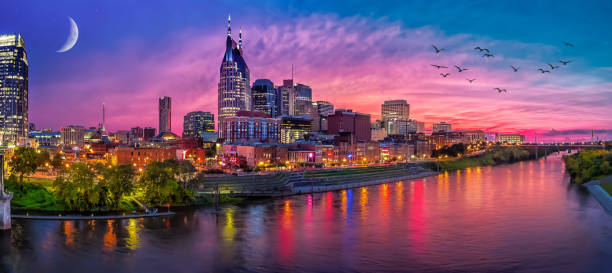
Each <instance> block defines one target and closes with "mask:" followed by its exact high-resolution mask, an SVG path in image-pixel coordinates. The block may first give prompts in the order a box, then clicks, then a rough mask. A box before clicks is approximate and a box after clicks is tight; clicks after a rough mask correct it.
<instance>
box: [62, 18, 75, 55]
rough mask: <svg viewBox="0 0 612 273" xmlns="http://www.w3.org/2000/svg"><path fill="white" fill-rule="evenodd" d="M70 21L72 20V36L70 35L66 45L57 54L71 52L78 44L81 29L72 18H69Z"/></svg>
mask: <svg viewBox="0 0 612 273" xmlns="http://www.w3.org/2000/svg"><path fill="white" fill-rule="evenodd" d="M68 20H70V35H68V38H67V39H66V43H64V45H63V46H62V48H60V49H58V50H57V52H66V51H68V50H70V49H71V48H72V47H73V46H74V45H75V44H76V42H77V39H79V28H78V27H77V24H76V22H75V21H74V19H72V17H70V16H68Z"/></svg>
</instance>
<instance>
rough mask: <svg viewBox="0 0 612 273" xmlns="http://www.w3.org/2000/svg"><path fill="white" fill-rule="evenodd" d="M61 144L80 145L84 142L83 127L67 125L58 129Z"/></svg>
mask: <svg viewBox="0 0 612 273" xmlns="http://www.w3.org/2000/svg"><path fill="white" fill-rule="evenodd" d="M60 133H61V144H62V145H70V146H82V145H83V144H84V143H85V127H83V126H78V125H69V126H66V127H63V128H61V129H60Z"/></svg>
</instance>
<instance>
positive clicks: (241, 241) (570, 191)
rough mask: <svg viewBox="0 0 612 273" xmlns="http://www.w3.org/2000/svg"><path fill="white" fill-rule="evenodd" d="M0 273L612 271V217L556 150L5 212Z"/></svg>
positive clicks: (0, 237)
mask: <svg viewBox="0 0 612 273" xmlns="http://www.w3.org/2000/svg"><path fill="white" fill-rule="evenodd" d="M0 253H1V254H2V255H1V257H0V272H87V273H91V272H106V273H109V272H111V273H119V272H211V271H217V272H227V271H247V272H250V271H254V272H281V271H294V272H311V271H316V272H354V271H362V272H363V271H367V272H371V271H377V272H384V271H386V272H398V271H412V272H612V216H610V215H608V214H607V213H606V212H605V211H604V210H603V208H602V207H601V206H600V205H599V203H597V201H596V200H595V199H593V197H591V196H590V195H589V193H588V192H586V191H584V190H582V189H580V188H578V187H576V186H572V185H571V184H570V183H568V176H567V175H565V173H564V169H563V163H562V161H561V158H560V156H559V155H553V156H549V157H548V158H547V159H542V160H539V161H526V162H520V163H516V164H511V165H503V166H497V167H481V168H471V169H466V170H461V171H454V172H449V173H443V174H440V175H438V176H436V177H429V178H426V179H421V180H416V181H404V182H397V183H391V184H385V185H377V186H370V187H363V188H355V189H352V190H344V191H337V192H327V193H320V194H313V195H300V196H291V197H286V198H279V199H272V200H260V201H254V202H251V203H249V204H247V205H241V206H225V207H222V208H221V210H220V212H218V213H216V212H215V211H214V210H212V209H210V208H200V209H190V210H184V211H178V213H177V215H175V216H172V217H167V218H151V219H131V220H116V221H65V222H59V221H31V220H14V221H13V229H12V230H11V231H10V232H4V233H2V234H1V236H0Z"/></svg>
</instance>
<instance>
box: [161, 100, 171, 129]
mask: <svg viewBox="0 0 612 273" xmlns="http://www.w3.org/2000/svg"><path fill="white" fill-rule="evenodd" d="M165 132H172V107H171V101H170V97H161V98H159V133H160V134H161V133H165Z"/></svg>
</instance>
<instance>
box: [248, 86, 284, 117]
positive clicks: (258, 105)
mask: <svg viewBox="0 0 612 273" xmlns="http://www.w3.org/2000/svg"><path fill="white" fill-rule="evenodd" d="M276 93H277V91H276V88H275V87H274V84H273V83H272V81H270V80H268V79H258V80H255V82H254V83H253V87H252V88H251V102H252V104H253V105H252V107H251V109H252V110H253V112H261V113H265V114H268V115H269V116H271V117H276V116H278V107H277V104H276Z"/></svg>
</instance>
